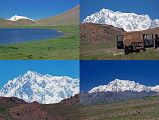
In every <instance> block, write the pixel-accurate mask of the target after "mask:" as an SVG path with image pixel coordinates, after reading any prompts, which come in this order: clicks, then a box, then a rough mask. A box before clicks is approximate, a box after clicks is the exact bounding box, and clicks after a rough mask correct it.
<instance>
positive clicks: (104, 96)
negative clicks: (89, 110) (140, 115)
mask: <svg viewBox="0 0 159 120" xmlns="http://www.w3.org/2000/svg"><path fill="white" fill-rule="evenodd" d="M154 95H158V93H156V92H144V91H143V92H133V91H125V92H98V93H84V94H80V103H81V104H84V105H89V104H110V103H116V102H121V101H127V100H131V99H136V98H142V97H146V96H154Z"/></svg>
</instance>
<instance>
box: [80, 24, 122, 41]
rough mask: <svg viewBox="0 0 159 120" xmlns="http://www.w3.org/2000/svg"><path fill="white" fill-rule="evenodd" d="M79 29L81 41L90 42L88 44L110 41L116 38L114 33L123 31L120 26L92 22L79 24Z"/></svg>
mask: <svg viewBox="0 0 159 120" xmlns="http://www.w3.org/2000/svg"><path fill="white" fill-rule="evenodd" d="M80 30H81V33H80V38H81V43H83V42H90V44H100V43H105V42H109V41H110V42H112V41H114V40H115V39H116V35H118V34H122V32H123V29H120V28H115V27H113V26H110V25H101V24H93V23H84V24H81V25H80Z"/></svg>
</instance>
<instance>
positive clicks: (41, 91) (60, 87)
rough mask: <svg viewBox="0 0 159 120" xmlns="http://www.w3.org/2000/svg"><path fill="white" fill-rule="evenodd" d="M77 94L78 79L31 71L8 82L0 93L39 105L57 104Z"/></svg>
mask: <svg viewBox="0 0 159 120" xmlns="http://www.w3.org/2000/svg"><path fill="white" fill-rule="evenodd" d="M78 93H79V79H73V78H71V77H67V76H52V75H49V74H46V75H41V74H40V73H37V72H33V71H28V72H27V73H25V74H24V75H21V76H19V77H17V78H14V79H13V80H10V81H8V83H7V84H6V85H4V87H3V88H2V89H1V91H0V95H1V96H3V97H17V98H19V99H23V100H25V101H26V102H29V103H31V102H34V101H36V102H38V103H41V104H52V103H59V102H60V101H61V100H63V99H67V98H69V97H71V96H74V95H75V94H78Z"/></svg>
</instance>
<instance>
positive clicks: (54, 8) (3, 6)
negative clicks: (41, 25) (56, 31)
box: [0, 0, 79, 20]
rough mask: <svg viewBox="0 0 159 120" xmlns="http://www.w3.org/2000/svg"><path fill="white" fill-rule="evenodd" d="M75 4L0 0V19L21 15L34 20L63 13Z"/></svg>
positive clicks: (60, 0)
mask: <svg viewBox="0 0 159 120" xmlns="http://www.w3.org/2000/svg"><path fill="white" fill-rule="evenodd" d="M77 4H79V1H78V0H1V3H0V17H1V18H10V17H11V16H13V15H22V16H27V17H29V18H31V19H35V20H36V19H40V18H47V17H50V16H54V15H57V14H59V13H63V12H65V11H67V10H69V9H71V8H73V7H75V6H76V5H77Z"/></svg>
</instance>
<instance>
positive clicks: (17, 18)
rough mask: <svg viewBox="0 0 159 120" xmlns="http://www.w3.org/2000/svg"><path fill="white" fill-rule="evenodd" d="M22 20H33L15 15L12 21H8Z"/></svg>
mask: <svg viewBox="0 0 159 120" xmlns="http://www.w3.org/2000/svg"><path fill="white" fill-rule="evenodd" d="M20 19H27V20H32V19H30V18H28V17H25V16H18V15H14V16H12V17H11V18H10V19H8V20H11V21H17V20H20ZM32 21H34V20H32Z"/></svg>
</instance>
